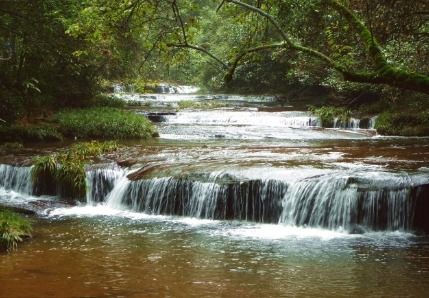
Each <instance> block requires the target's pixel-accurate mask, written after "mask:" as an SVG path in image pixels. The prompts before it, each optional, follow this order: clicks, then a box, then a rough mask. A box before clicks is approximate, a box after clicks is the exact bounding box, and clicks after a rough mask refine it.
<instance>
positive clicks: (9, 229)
mask: <svg viewBox="0 0 429 298" xmlns="http://www.w3.org/2000/svg"><path fill="white" fill-rule="evenodd" d="M30 236H31V225H30V223H29V222H28V221H27V220H25V219H24V218H22V217H21V216H19V215H18V214H16V213H14V212H11V211H9V210H6V209H0V249H2V250H4V249H7V250H14V249H16V247H17V245H18V243H19V242H21V241H22V240H23V239H24V238H25V237H30Z"/></svg>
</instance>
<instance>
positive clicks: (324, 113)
mask: <svg viewBox="0 0 429 298" xmlns="http://www.w3.org/2000/svg"><path fill="white" fill-rule="evenodd" d="M309 110H310V112H311V113H313V114H314V115H315V116H317V117H319V119H320V122H321V124H322V127H333V126H334V120H335V118H337V119H338V121H340V122H341V123H343V124H346V123H347V122H348V120H349V118H350V111H348V110H346V109H345V108H336V107H320V108H316V107H310V108H309Z"/></svg>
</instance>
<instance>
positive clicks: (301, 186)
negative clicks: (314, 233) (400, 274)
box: [280, 177, 417, 230]
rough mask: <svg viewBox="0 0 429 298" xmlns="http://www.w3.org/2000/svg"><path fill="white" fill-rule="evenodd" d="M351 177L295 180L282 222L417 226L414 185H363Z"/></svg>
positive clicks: (350, 227)
mask: <svg viewBox="0 0 429 298" xmlns="http://www.w3.org/2000/svg"><path fill="white" fill-rule="evenodd" d="M350 181H353V179H350V178H349V177H340V178H337V177H326V178H321V179H316V180H312V179H308V180H304V181H300V182H297V183H295V184H292V185H291V186H290V188H289V191H288V192H287V193H286V196H285V198H284V200H283V212H282V215H281V218H280V222H282V223H286V224H292V225H296V226H304V225H308V226H319V227H328V228H331V229H334V228H338V227H342V228H344V229H346V230H353V229H354V228H355V227H356V226H363V227H367V228H370V229H373V230H397V229H400V230H410V229H412V228H413V219H414V204H415V203H416V199H417V197H416V196H414V197H413V194H412V188H411V187H410V186H402V187H401V188H394V189H388V188H383V187H380V188H378V189H377V190H372V189H371V188H370V189H368V188H366V187H365V188H360V187H359V184H355V183H350Z"/></svg>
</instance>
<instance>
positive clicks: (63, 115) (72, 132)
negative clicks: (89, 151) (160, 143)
mask: <svg viewBox="0 0 429 298" xmlns="http://www.w3.org/2000/svg"><path fill="white" fill-rule="evenodd" d="M55 120H56V121H57V122H58V123H59V125H60V131H61V132H62V133H63V134H64V135H65V136H67V137H72V138H73V137H77V138H83V139H88V138H96V139H103V138H104V139H130V138H149V137H151V136H152V135H153V134H154V133H155V132H156V130H155V127H154V125H153V124H152V123H151V122H150V121H149V120H148V119H147V118H145V117H143V116H140V115H137V114H135V113H132V112H127V111H122V110H119V109H115V108H89V109H81V110H68V111H63V112H60V113H58V114H57V115H56V117H55Z"/></svg>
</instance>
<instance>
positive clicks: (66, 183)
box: [32, 141, 118, 199]
mask: <svg viewBox="0 0 429 298" xmlns="http://www.w3.org/2000/svg"><path fill="white" fill-rule="evenodd" d="M117 148H118V145H117V144H116V143H115V142H96V141H93V142H85V143H79V144H76V145H73V146H72V147H71V148H69V149H67V150H64V151H62V152H59V153H57V154H54V155H48V156H41V157H37V158H35V160H34V166H33V169H32V177H33V182H34V185H35V188H36V189H35V193H36V195H42V194H48V195H55V194H58V193H59V194H60V195H61V196H63V197H70V198H77V199H80V198H83V197H84V196H85V192H86V180H85V177H86V176H85V163H87V162H88V161H90V160H92V159H94V158H97V157H99V156H100V155H102V154H104V153H108V152H112V151H115V150H116V149H117Z"/></svg>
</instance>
